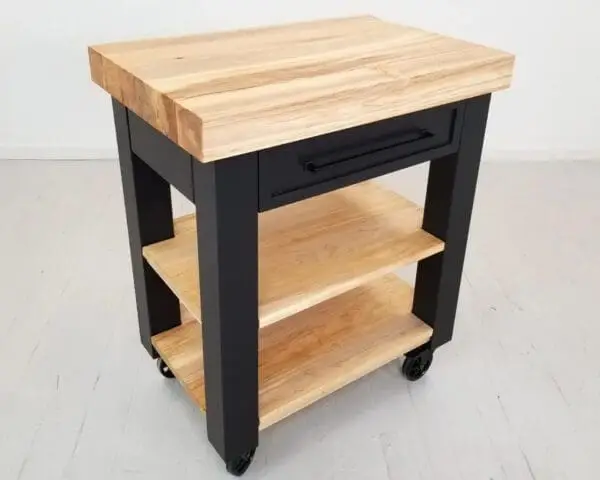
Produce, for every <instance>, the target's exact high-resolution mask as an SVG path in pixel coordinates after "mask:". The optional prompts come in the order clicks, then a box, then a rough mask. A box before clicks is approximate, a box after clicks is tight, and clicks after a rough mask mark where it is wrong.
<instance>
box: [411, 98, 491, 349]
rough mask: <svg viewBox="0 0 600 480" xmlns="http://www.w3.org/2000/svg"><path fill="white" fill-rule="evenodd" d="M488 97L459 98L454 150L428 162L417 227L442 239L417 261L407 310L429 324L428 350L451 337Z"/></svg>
mask: <svg viewBox="0 0 600 480" xmlns="http://www.w3.org/2000/svg"><path fill="white" fill-rule="evenodd" d="M489 103H490V95H485V96H482V97H478V98H474V99H471V100H468V101H466V102H465V104H466V108H465V114H464V115H465V117H464V123H463V130H462V134H461V139H460V146H459V151H458V152H457V153H456V154H453V155H449V156H447V157H444V158H440V159H437V160H434V161H432V162H431V165H430V167H429V180H428V182H427V197H426V200H425V215H424V219H423V228H424V229H425V230H426V231H428V232H429V233H431V234H433V235H435V236H436V237H438V238H440V239H442V240H444V241H445V242H446V247H445V249H444V251H443V252H442V253H440V254H438V255H435V256H433V257H430V258H427V259H425V260H422V261H420V262H419V266H418V268H417V278H416V282H415V299H414V305H413V312H414V313H415V315H417V316H418V317H419V318H420V319H422V320H423V321H424V322H426V323H427V324H429V325H430V326H431V327H433V330H434V331H433V337H432V339H431V346H432V348H434V349H435V348H437V347H439V346H440V345H442V344H444V343H446V342H448V341H449V340H450V339H451V338H452V331H453V329H454V317H455V315H456V306H457V303H458V293H459V289H460V280H461V275H462V269H463V261H464V257H465V250H466V246H467V238H468V235H469V223H470V221H471V211H472V208H473V199H474V196H475V187H476V184H477V174H478V171H479V163H480V160H481V149H482V146H483V138H484V135H485V126H486V121H487V114H488V107H489Z"/></svg>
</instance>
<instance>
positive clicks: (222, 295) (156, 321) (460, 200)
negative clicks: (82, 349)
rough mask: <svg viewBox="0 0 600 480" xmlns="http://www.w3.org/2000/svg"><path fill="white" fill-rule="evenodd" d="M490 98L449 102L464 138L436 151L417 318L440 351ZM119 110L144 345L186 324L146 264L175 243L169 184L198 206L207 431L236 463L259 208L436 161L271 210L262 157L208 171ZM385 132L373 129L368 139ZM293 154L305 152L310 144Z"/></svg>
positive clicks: (424, 156) (246, 429)
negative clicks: (431, 249) (432, 239)
mask: <svg viewBox="0 0 600 480" xmlns="http://www.w3.org/2000/svg"><path fill="white" fill-rule="evenodd" d="M490 97H491V95H485V96H482V97H478V98H474V99H469V100H465V101H463V102H459V103H458V104H454V105H452V106H451V107H452V108H457V111H459V112H460V116H459V117H457V118H456V119H455V120H453V122H454V124H453V125H454V126H453V127H452V128H458V129H459V130H458V131H457V132H455V133H456V138H455V137H454V133H453V139H452V142H451V143H449V144H447V145H445V146H442V147H439V148H438V149H437V150H431V151H430V152H429V154H431V155H434V157H435V158H434V159H433V160H432V161H431V163H430V172H429V178H428V184H427V197H426V202H425V214H424V220H423V228H424V229H425V230H427V231H428V232H430V233H432V234H433V235H435V236H437V237H438V238H440V239H442V240H444V241H445V244H446V247H445V250H444V252H442V253H440V254H437V255H435V256H433V257H430V258H427V259H425V260H422V261H420V262H419V264H418V268H417V277H416V284H415V299H414V306H413V312H414V313H415V314H416V315H417V316H418V317H419V318H421V319H422V320H423V321H425V322H426V323H428V324H429V325H431V326H432V327H433V337H432V339H431V342H430V343H429V347H431V348H432V349H436V348H437V347H439V346H440V345H442V344H444V343H446V342H448V341H449V340H450V339H451V338H452V332H453V328H454V320H455V315H456V306H457V302H458V293H459V288H460V281H461V275H462V268H463V262H464V255H465V249H466V245H467V237H468V232H469V223H470V217H471V211H472V207H473V200H474V195H475V187H476V183H477V175H478V170H479V164H480V159H481V149H482V145H483V139H484V135H485V126H486V119H487V114H488V107H489V102H490ZM438 108H440V109H447V108H448V106H447V105H446V106H441V107H438ZM113 109H114V118H115V127H116V132H117V142H118V148H119V159H120V165H121V176H122V181H123V192H124V198H125V209H126V214H127V226H128V231H129V243H130V249H131V261H132V266H133V276H134V285H135V292H136V302H137V308H138V317H139V329H140V336H141V340H142V344H143V345H144V347H145V348H146V349H147V350H148V352H149V353H150V354H151V355H152V356H153V357H155V356H156V352H155V351H154V349H153V348H152V345H151V337H152V335H155V334H157V333H160V332H162V331H165V330H168V329H170V328H174V327H175V326H177V325H179V324H180V313H179V301H178V299H177V298H176V297H175V295H174V294H173V293H172V292H171V291H170V290H169V288H168V287H167V286H166V285H165V284H164V282H163V281H162V280H161V279H160V277H159V276H158V275H157V274H156V273H155V272H154V270H153V269H152V268H151V267H150V266H149V265H148V264H147V263H146V261H145V260H144V258H143V256H142V247H143V246H144V245H148V244H151V243H154V242H158V241H161V240H165V239H167V238H170V237H172V236H173V218H172V207H171V196H170V191H169V184H173V185H175V186H176V187H177V188H178V189H179V190H181V191H182V192H183V193H184V194H185V195H186V196H187V198H188V199H190V200H192V201H194V202H195V204H196V212H197V217H196V218H197V234H198V251H199V268H200V271H201V272H202V275H201V280H200V282H201V284H200V290H201V296H202V307H201V308H202V320H203V321H202V334H203V341H204V347H203V356H204V369H205V395H206V405H207V430H208V437H209V440H210V442H211V443H212V445H213V446H214V447H215V449H216V450H217V452H218V453H219V454H220V455H221V457H222V458H223V459H224V460H225V461H226V462H228V461H231V460H233V459H235V458H236V457H238V456H240V455H243V454H245V453H247V452H248V451H250V450H252V449H253V448H255V447H256V446H257V445H258V428H259V411H258V334H259V321H258V213H259V211H263V210H268V209H270V208H275V207H277V206H279V205H281V204H285V203H290V202H292V201H297V200H299V199H302V198H308V197H310V196H314V195H316V194H319V193H323V192H324V191H330V190H332V189H335V188H341V187H344V186H347V185H351V184H354V183H358V182H360V181H364V180H366V179H367V178H372V177H374V176H378V175H381V174H384V173H390V172H391V171H394V170H401V169H403V168H406V167H408V166H411V165H414V164H416V163H420V162H423V161H427V160H431V157H429V158H428V152H418V153H417V154H411V155H408V156H406V157H402V158H399V159H398V161H395V160H394V161H393V162H386V163H385V164H382V165H381V166H375V167H373V168H370V167H369V166H368V165H367V167H368V168H366V169H364V170H361V171H360V172H356V173H353V174H349V175H343V176H341V177H339V178H336V179H334V180H333V181H329V180H328V181H327V184H326V185H324V186H318V187H310V188H307V189H306V190H304V191H299V192H296V193H294V195H292V196H290V197H287V198H285V199H278V200H275V201H271V200H268V201H265V200H263V199H265V198H267V196H268V195H269V194H270V192H268V191H267V189H269V188H270V186H269V182H263V183H261V181H260V179H261V176H262V175H263V174H264V168H261V156H260V155H261V152H253V153H249V154H245V155H240V156H237V157H233V158H229V159H225V160H220V161H218V162H212V163H202V162H199V161H197V160H196V159H194V158H193V157H192V156H190V155H189V154H188V153H187V152H185V151H184V150H182V149H181V148H180V147H178V146H177V145H176V144H174V143H173V142H171V141H170V140H169V139H167V138H166V137H165V136H163V135H162V134H161V133H160V132H158V131H157V130H155V129H154V128H152V127H150V126H149V125H147V124H145V123H144V122H143V121H142V120H141V119H140V118H139V117H137V116H135V115H134V114H133V113H132V112H130V111H128V110H127V109H126V108H125V107H124V106H123V105H121V104H120V103H119V102H118V101H116V100H113ZM434 113H435V112H434ZM385 122H387V121H383V122H378V123H379V124H380V125H382V126H383V125H384V123H385ZM377 125H378V124H377V123H376V124H371V125H369V126H368V128H369V129H370V132H371V133H370V134H372V132H373V129H374V128H375V129H377ZM365 128H367V127H365ZM388 130H389V129H388ZM360 134H361V128H360V127H357V128H356V129H353V135H359V136H360ZM132 135H133V136H134V137H135V138H133V139H132V138H131V137H132ZM369 138H371V137H369ZM132 145H133V148H132ZM296 145H298V146H299V148H300V147H301V142H300V143H299V142H296ZM285 148H286V149H288V150H289V148H290V146H289V145H288V146H285ZM440 155H442V156H440ZM140 156H141V157H143V158H140Z"/></svg>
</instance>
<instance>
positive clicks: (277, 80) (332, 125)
mask: <svg viewBox="0 0 600 480" xmlns="http://www.w3.org/2000/svg"><path fill="white" fill-rule="evenodd" d="M89 60H90V70H91V74H92V79H93V81H94V82H96V83H97V84H98V85H100V86H101V87H102V88H104V89H105V90H106V91H107V92H108V93H110V94H111V95H112V96H113V97H115V98H117V99H118V100H119V101H120V102H121V103H123V104H124V105H126V106H127V107H128V108H130V109H131V110H133V111H134V112H135V113H137V114H138V115H139V116H141V117H142V118H143V119H144V120H145V121H147V122H148V123H150V124H151V125H153V126H154V127H155V128H156V129H158V130H159V131H161V132H163V133H164V134H165V135H167V136H168V137H169V138H170V139H171V140H173V141H174V142H175V143H177V144H179V145H180V146H181V147H183V148H184V149H186V150H187V151H188V152H189V153H191V154H192V155H194V156H195V157H197V158H198V159H200V160H201V161H204V162H211V161H214V160H219V159H222V158H226V157H230V156H233V155H238V154H242V153H246V152H250V151H255V150H259V149H263V148H267V147H272V146H275V145H279V144H283V143H288V142H292V141H295V140H301V139H303V138H308V137H312V136H317V135H322V134H325V133H330V132H333V131H337V130H341V129H344V128H349V127H354V126H357V125H362V124H365V123H369V122H374V121H377V120H383V119H385V118H390V117H394V116H398V115H403V114H406V113H410V112H414V111H418V110H422V109H425V108H430V107H435V106H438V105H442V104H446V103H450V102H455V101H458V100H463V99H466V98H471V97H475V96H478V95H483V94H486V93H490V92H494V91H497V90H501V89H504V88H507V87H508V86H509V85H510V81H511V77H512V70H513V64H514V57H513V56H512V55H510V54H508V53H505V52H501V51H499V50H495V49H491V48H488V47H484V46H481V45H476V44H473V43H468V42H464V41H461V40H457V39H454V38H450V37H444V36H442V35H438V34H435V33H431V32H426V31H423V30H419V29H416V28H410V27H405V26H401V25H395V24H391V23H387V22H384V21H381V20H379V19H377V18H374V17H369V16H365V17H353V18H345V19H334V20H324V21H316V22H307V23H299V24H292V25H284V26H277V27H269V28H259V29H251V30H241V31H236V32H226V33H213V34H205V35H194V36H186V37H179V38H163V39H155V40H140V41H134V42H124V43H113V44H107V45H99V46H92V47H90V48H89Z"/></svg>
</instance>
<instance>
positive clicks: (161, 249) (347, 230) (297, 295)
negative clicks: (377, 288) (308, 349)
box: [143, 182, 444, 326]
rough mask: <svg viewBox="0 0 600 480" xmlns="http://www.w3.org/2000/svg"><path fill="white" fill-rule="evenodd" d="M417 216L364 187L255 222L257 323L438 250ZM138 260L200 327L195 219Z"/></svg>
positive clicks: (179, 224) (401, 201) (386, 194)
mask: <svg viewBox="0 0 600 480" xmlns="http://www.w3.org/2000/svg"><path fill="white" fill-rule="evenodd" d="M421 222H422V209H421V208H420V207H419V206H417V205H415V204H414V203H412V202H410V201H409V200H407V199H405V198H403V197H402V196H400V195H398V194H396V193H394V192H391V191H389V190H386V189H384V188H382V187H379V186H378V185H376V184H375V183H373V182H365V183H362V184H359V185H354V186H351V187H348V188H345V189H341V190H337V191H335V192H332V193H328V194H326V195H321V196H318V197H314V198H311V199H308V200H305V201H303V202H298V203H294V204H292V205H288V206H286V207H282V208H278V209H275V210H271V211H269V212H266V213H264V214H261V215H260V217H259V319H260V324H261V326H266V325H269V324H271V323H274V322H277V321H279V320H281V319H283V318H285V317H288V316H290V315H293V314H295V313H297V312H299V311H301V310H304V309H306V308H309V307H311V306H313V305H315V304H317V303H319V302H322V301H324V300H327V299H329V298H332V297H334V296H336V295H339V294H341V293H343V292H346V291H348V290H350V289H352V288H354V287H356V286H358V285H361V284H363V283H366V282H368V281H370V280H373V279H375V278H378V277H380V276H382V275H385V274H387V273H389V272H391V271H393V270H394V269H396V268H398V267H400V266H403V265H407V264H409V263H413V262H415V261H418V260H421V259H423V258H425V257H428V256H431V255H433V254H435V253H438V252H440V251H442V250H443V248H444V244H443V242H442V241H441V240H439V239H437V238H436V237H434V236H432V235H430V234H429V233H427V232H425V231H424V230H422V229H421ZM143 253H144V257H145V258H146V260H147V261H148V262H149V263H150V265H152V267H153V268H154V269H155V270H156V271H157V272H158V274H159V275H160V276H161V278H162V279H163V280H164V281H165V283H166V284H167V285H169V287H170V288H171V289H172V290H173V292H174V293H175V294H176V295H177V297H178V298H179V300H180V301H181V302H182V303H183V304H184V305H185V306H186V308H187V309H188V310H189V311H190V312H191V313H192V315H194V317H196V318H197V319H200V291H199V275H198V259H197V258H198V257H197V240H196V217H195V216H194V215H187V216H185V217H182V218H180V219H177V220H176V221H175V237H174V238H171V239H169V240H165V241H163V242H159V243H156V244H153V245H150V246H147V247H144V250H143Z"/></svg>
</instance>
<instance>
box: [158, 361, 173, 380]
mask: <svg viewBox="0 0 600 480" xmlns="http://www.w3.org/2000/svg"><path fill="white" fill-rule="evenodd" d="M156 366H157V367H158V371H159V372H160V374H161V375H162V376H163V377H165V378H174V377H175V375H174V374H173V372H172V371H171V369H170V368H169V366H168V365H167V364H166V363H165V361H164V360H163V359H162V358H160V357H159V358H158V359H157V360H156Z"/></svg>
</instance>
